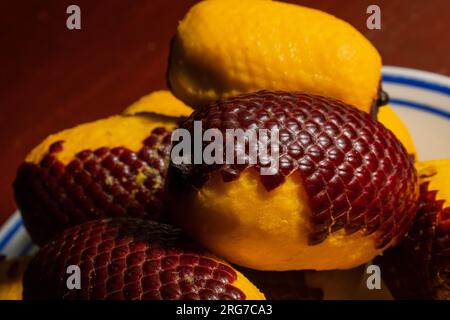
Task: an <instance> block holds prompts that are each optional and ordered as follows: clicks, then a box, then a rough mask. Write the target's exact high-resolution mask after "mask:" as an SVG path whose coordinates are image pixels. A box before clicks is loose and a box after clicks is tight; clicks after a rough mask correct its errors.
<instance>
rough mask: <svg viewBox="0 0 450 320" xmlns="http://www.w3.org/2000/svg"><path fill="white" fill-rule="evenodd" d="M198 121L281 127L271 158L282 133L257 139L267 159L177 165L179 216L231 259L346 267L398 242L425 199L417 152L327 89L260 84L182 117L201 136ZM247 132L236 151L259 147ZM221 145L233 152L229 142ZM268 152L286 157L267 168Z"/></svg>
mask: <svg viewBox="0 0 450 320" xmlns="http://www.w3.org/2000/svg"><path fill="white" fill-rule="evenodd" d="M196 121H201V124H202V128H201V129H202V130H203V132H205V131H206V130H207V129H210V128H214V129H215V130H216V131H219V132H221V133H223V136H226V131H227V129H243V130H247V129H254V130H256V131H258V130H261V129H267V130H268V131H270V136H271V135H272V132H278V135H279V143H278V144H274V147H278V148H279V154H278V155H276V154H275V156H274V155H273V154H272V155H270V156H269V157H264V156H265V155H264V153H263V152H262V150H264V149H269V148H272V142H274V143H276V141H270V140H271V139H270V138H269V139H265V140H264V139H262V140H258V148H257V152H258V153H259V154H260V155H261V154H262V155H263V157H262V159H263V160H264V161H261V157H258V159H257V162H256V163H255V164H249V163H248V162H245V163H244V164H237V163H236V162H234V164H232V163H229V162H226V161H225V162H224V163H223V164H219V163H218V162H215V163H212V164H209V165H208V164H206V163H205V162H202V163H200V164H192V163H194V162H192V161H184V163H178V164H177V163H174V162H173V161H172V162H171V164H170V166H169V170H168V176H167V179H166V188H167V192H168V199H172V201H170V206H171V208H170V210H169V211H170V217H171V218H172V219H173V221H174V222H176V223H177V224H179V225H180V226H182V228H184V229H185V230H186V231H187V232H188V233H189V234H190V235H191V236H192V237H194V238H195V239H197V240H198V241H199V242H200V243H201V244H203V245H204V246H206V247H207V248H208V249H210V250H211V251H212V252H214V253H216V254H218V255H219V256H222V257H224V258H225V259H226V260H228V261H230V262H232V263H235V264H237V265H241V266H244V267H248V268H253V269H259V270H292V269H316V270H327V269H347V268H351V267H355V266H358V265H360V264H363V263H365V262H367V261H369V260H370V259H372V258H373V257H375V256H376V255H378V254H379V253H381V252H382V251H383V250H384V249H385V248H387V247H388V246H390V245H391V244H394V243H396V242H398V240H399V239H400V238H401V237H403V235H404V234H405V232H406V231H407V230H408V228H409V227H410V224H411V221H412V219H413V217H414V215H415V212H416V207H417V199H418V187H417V176H416V171H415V168H414V165H413V162H412V159H410V157H409V156H408V154H407V152H406V150H405V148H404V147H403V145H402V144H401V143H400V142H399V141H398V140H397V138H396V137H395V136H394V135H393V133H392V132H391V131H389V130H388V129H386V128H385V127H384V126H382V125H381V124H380V123H379V122H377V121H375V120H373V119H372V117H371V116H370V115H369V114H367V113H365V112H362V111H359V110H357V109H356V108H353V107H351V106H349V105H346V104H344V103H342V102H340V101H338V100H334V99H329V98H324V97H320V96H315V95H307V94H301V93H290V92H269V91H261V92H258V93H253V94H244V95H240V96H237V97H233V98H229V99H225V100H222V101H218V102H216V103H213V104H211V105H208V106H205V107H203V108H201V109H199V110H197V111H195V112H194V113H193V114H192V115H191V116H190V117H189V118H188V119H187V120H186V121H184V122H183V123H182V124H181V126H180V128H182V129H185V130H187V132H190V133H191V136H192V135H193V136H194V139H196V138H195V130H194V129H195V128H196ZM197 128H198V123H197ZM197 131H198V129H197ZM267 136H269V134H268V135H267ZM225 140H226V139H225V138H224V139H223V141H225ZM246 141H249V140H244V141H239V140H238V141H237V142H236V143H235V144H234V151H235V154H237V153H238V152H242V151H244V155H251V154H249V152H248V150H249V148H248V144H249V143H247V142H246ZM179 143H181V142H179ZM205 145H207V147H209V145H210V143H209V142H207V143H205V142H203V146H204V147H205ZM261 145H263V146H264V145H265V146H266V148H261ZM222 147H223V148H222V149H223V152H224V153H228V152H229V151H228V150H226V149H227V144H226V143H224V145H222ZM175 148H176V146H175V145H174V146H173V149H172V153H174V150H175ZM250 148H255V145H251V146H250ZM204 149H205V150H206V147H205V148H204ZM275 149H276V148H275ZM194 151H195V150H194ZM193 156H194V158H195V154H193ZM175 158H176V157H175ZM191 158H192V154H191ZM224 158H226V155H224ZM247 158H250V157H247ZM173 159H174V154H172V160H173ZM244 159H246V158H245V157H244ZM267 159H270V160H271V161H270V162H272V163H278V164H279V166H278V168H277V170H276V171H274V172H271V173H272V174H271V175H262V174H261V173H262V169H264V168H266V167H267V163H268V161H267ZM191 160H192V159H191ZM194 160H195V159H194ZM177 161H178V160H177ZM173 199H176V201H175V200H173Z"/></svg>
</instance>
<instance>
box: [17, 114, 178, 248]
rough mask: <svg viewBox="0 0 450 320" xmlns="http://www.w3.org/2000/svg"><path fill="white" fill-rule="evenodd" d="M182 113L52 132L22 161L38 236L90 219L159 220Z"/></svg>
mask: <svg viewBox="0 0 450 320" xmlns="http://www.w3.org/2000/svg"><path fill="white" fill-rule="evenodd" d="M174 119H177V118H167V117H158V116H150V115H146V116H143V115H142V116H112V117H109V118H106V119H102V120H98V121H94V122H91V123H86V124H82V125H79V126H77V127H74V128H71V129H67V130H64V131H61V132H59V133H57V134H53V135H51V136H49V137H48V138H47V139H45V140H44V141H43V142H42V143H41V144H40V145H39V146H37V147H36V148H35V149H34V150H33V151H31V153H30V154H29V155H28V156H27V158H26V159H25V162H24V163H23V164H22V165H21V166H20V167H19V169H18V171H17V176H16V179H15V181H14V192H15V198H16V202H17V205H18V207H19V209H20V211H21V212H22V216H23V219H24V223H25V226H26V228H27V230H28V232H29V233H30V235H31V238H32V239H33V241H34V242H35V243H37V244H39V245H42V244H43V243H44V242H45V241H46V240H47V239H49V238H50V237H51V236H52V235H54V234H55V233H56V232H58V231H60V230H62V229H64V228H66V227H69V226H72V225H74V224H77V223H82V222H84V221H87V220H91V219H98V218H105V217H114V216H132V217H140V218H144V219H151V220H158V219H159V218H160V213H161V210H162V196H163V186H164V179H165V174H166V169H167V164H168V161H169V153H170V137H171V131H172V129H173V128H174V127H175V126H176V120H174Z"/></svg>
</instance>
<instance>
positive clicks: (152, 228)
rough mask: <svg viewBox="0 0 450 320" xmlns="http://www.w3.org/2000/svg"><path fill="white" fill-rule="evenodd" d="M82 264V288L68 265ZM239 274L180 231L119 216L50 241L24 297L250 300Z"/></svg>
mask: <svg viewBox="0 0 450 320" xmlns="http://www.w3.org/2000/svg"><path fill="white" fill-rule="evenodd" d="M69 265H77V266H79V267H80V271H81V272H80V273H81V289H78V290H69V289H68V288H67V285H66V279H67V277H68V275H67V274H66V269H67V267H68V266H69ZM236 279H237V273H236V272H235V271H234V270H233V269H232V268H231V267H230V266H228V265H226V264H223V263H220V262H219V261H217V260H214V259H212V258H210V256H208V255H207V254H206V253H205V252H204V251H203V250H202V249H200V248H198V247H196V246H195V245H193V244H191V243H190V242H189V241H187V240H186V239H184V238H183V237H182V236H181V233H180V230H179V229H176V228H174V227H172V226H169V225H165V224H160V223H157V222H153V221H143V220H139V219H133V218H115V219H107V220H96V221H89V222H86V223H84V224H80V225H77V226H74V227H72V228H70V229H66V230H65V231H64V232H63V233H62V234H60V235H59V236H57V237H56V238H54V239H53V240H52V241H50V242H49V243H48V244H47V245H45V246H44V247H43V248H42V249H41V250H40V251H39V253H38V254H37V256H36V257H35V258H34V259H33V260H32V261H31V262H30V265H29V267H28V269H27V271H26V273H25V275H24V291H23V295H24V299H39V300H40V299H45V300H53V299H68V300H71V299H82V300H104V299H106V300H123V299H126V300H161V299H163V300H174V299H183V300H192V299H232V300H237V299H245V297H246V296H245V294H244V293H243V292H242V291H241V290H240V289H239V288H237V287H235V286H233V282H234V281H236Z"/></svg>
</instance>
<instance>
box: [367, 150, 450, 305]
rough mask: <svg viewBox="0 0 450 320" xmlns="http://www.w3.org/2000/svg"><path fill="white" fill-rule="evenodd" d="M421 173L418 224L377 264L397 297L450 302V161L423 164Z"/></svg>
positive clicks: (420, 164) (377, 261) (419, 166)
mask: <svg viewBox="0 0 450 320" xmlns="http://www.w3.org/2000/svg"><path fill="white" fill-rule="evenodd" d="M417 170H418V172H419V183H420V199H419V202H420V204H419V211H418V213H417V216H416V218H415V220H414V224H413V226H412V228H411V230H410V231H409V232H408V235H407V237H406V238H405V239H404V240H403V241H402V242H401V243H400V244H399V246H397V247H394V248H391V249H389V250H387V251H386V253H385V254H383V256H381V257H379V258H378V259H377V260H376V263H378V264H380V267H381V271H382V275H383V279H384V281H385V282H386V284H387V285H388V287H389V289H390V291H391V293H392V295H393V296H394V298H396V299H446V300H450V159H442V160H431V161H424V162H420V163H418V164H417Z"/></svg>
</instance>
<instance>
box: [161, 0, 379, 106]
mask: <svg viewBox="0 0 450 320" xmlns="http://www.w3.org/2000/svg"><path fill="white" fill-rule="evenodd" d="M380 74H381V58H380V55H379V54H378V52H377V50H376V49H375V48H374V47H373V46H372V44H371V43H370V42H369V41H368V40H367V39H366V38H364V36H362V35H361V34H360V33H359V32H358V31H357V30H356V29H354V28H353V27H352V26H351V25H349V24H348V23H346V22H344V21H342V20H340V19H337V18H335V17H333V16H331V15H329V14H327V13H324V12H321V11H319V10H314V9H310V8H305V7H301V6H297V5H292V4H287V3H281V2H275V1H264V0H246V1H241V0H207V1H202V2H200V3H198V4H197V5H195V6H194V7H192V8H191V10H190V11H189V12H188V14H187V15H186V17H185V18H184V19H183V20H182V21H181V22H180V24H179V26H178V30H177V34H176V36H175V39H174V42H173V47H172V51H171V55H170V66H169V72H168V78H169V83H170V85H171V89H172V91H173V92H174V94H175V96H177V97H178V98H180V99H181V100H183V101H184V102H185V103H187V104H188V105H191V106H193V107H198V106H200V105H204V104H206V103H208V102H210V101H214V100H217V99H219V98H221V97H228V96H233V95H236V94H238V93H242V92H253V91H257V90H261V89H267V90H286V91H302V92H307V93H314V94H321V95H325V96H330V97H334V98H337V99H340V100H342V101H344V102H346V103H348V104H351V105H353V106H356V107H357V108H359V109H361V110H364V111H366V112H368V111H369V110H370V106H371V104H372V101H373V99H374V98H375V97H376V95H377V90H378V84H379V80H380Z"/></svg>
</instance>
